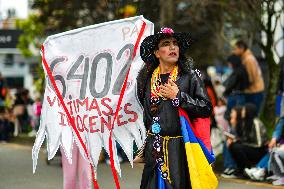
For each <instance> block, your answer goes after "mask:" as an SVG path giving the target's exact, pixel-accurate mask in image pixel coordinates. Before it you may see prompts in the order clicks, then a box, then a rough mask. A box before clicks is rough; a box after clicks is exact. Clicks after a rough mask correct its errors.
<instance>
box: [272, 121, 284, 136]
mask: <svg viewBox="0 0 284 189" xmlns="http://www.w3.org/2000/svg"><path fill="white" fill-rule="evenodd" d="M283 129H284V117H282V118H280V120H279V121H278V123H277V124H276V127H275V129H274V131H273V134H272V138H276V140H279V139H280V137H281V135H282V133H283Z"/></svg>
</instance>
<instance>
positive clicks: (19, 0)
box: [0, 0, 28, 19]
mask: <svg viewBox="0 0 284 189" xmlns="http://www.w3.org/2000/svg"><path fill="white" fill-rule="evenodd" d="M10 8H14V9H15V10H16V17H17V18H27V17H28V0H0V19H5V18H7V10H8V9H10Z"/></svg>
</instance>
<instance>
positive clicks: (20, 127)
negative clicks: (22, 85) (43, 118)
mask: <svg viewBox="0 0 284 189" xmlns="http://www.w3.org/2000/svg"><path fill="white" fill-rule="evenodd" d="M41 104H42V103H41V99H40V98H39V97H37V98H35V99H32V98H31V97H30V94H29V90H28V89H18V90H11V89H9V88H8V87H7V86H6V85H5V81H4V79H3V78H2V77H1V74H0V142H1V143H5V142H8V141H9V140H10V139H11V138H12V137H16V136H18V135H19V134H21V133H26V134H27V135H28V136H30V137H33V136H35V135H36V131H37V130H38V128H39V120H40V112H41Z"/></svg>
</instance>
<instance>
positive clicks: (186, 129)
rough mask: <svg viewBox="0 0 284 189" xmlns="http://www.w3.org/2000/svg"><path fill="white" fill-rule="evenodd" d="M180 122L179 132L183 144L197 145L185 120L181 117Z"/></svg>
mask: <svg viewBox="0 0 284 189" xmlns="http://www.w3.org/2000/svg"><path fill="white" fill-rule="evenodd" d="M180 120H181V131H182V135H183V141H184V143H187V142H190V143H198V141H197V139H196V137H195V135H194V133H193V132H192V130H191V128H190V126H189V123H188V121H187V120H186V118H185V117H183V116H181V117H180Z"/></svg>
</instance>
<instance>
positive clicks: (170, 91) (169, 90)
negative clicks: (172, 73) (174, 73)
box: [160, 79, 179, 99]
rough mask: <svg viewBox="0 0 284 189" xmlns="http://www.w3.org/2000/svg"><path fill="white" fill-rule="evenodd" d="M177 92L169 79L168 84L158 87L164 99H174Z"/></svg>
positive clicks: (175, 86) (177, 89)
mask: <svg viewBox="0 0 284 189" xmlns="http://www.w3.org/2000/svg"><path fill="white" fill-rule="evenodd" d="M178 92H179V88H178V86H177V85H176V84H175V82H174V81H173V80H171V79H169V82H168V83H165V84H164V85H161V86H160V93H161V95H163V97H165V98H169V99H175V98H176V97H177V94H178Z"/></svg>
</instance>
